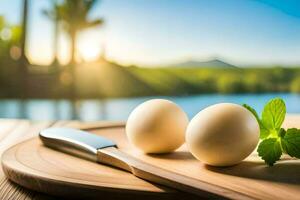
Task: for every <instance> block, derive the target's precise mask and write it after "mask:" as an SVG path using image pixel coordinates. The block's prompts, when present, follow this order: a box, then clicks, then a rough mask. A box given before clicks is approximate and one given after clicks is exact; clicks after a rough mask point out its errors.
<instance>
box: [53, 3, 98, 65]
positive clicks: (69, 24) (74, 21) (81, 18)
mask: <svg viewBox="0 0 300 200" xmlns="http://www.w3.org/2000/svg"><path fill="white" fill-rule="evenodd" d="M97 2H99V0H64V1H63V3H62V4H61V5H60V6H59V15H60V17H61V20H62V21H63V22H64V29H65V30H66V32H67V33H68V34H69V36H70V39H71V61H70V63H71V64H72V65H74V64H75V63H76V61H75V55H76V37H77V34H78V32H79V31H82V30H84V29H87V28H92V27H96V26H99V25H102V24H103V22H104V20H103V19H102V18H101V19H95V20H92V21H91V20H89V19H88V14H89V13H90V11H91V10H92V9H93V8H94V7H95V5H96V3H97Z"/></svg>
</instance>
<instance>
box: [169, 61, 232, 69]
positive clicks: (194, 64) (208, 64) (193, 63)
mask: <svg viewBox="0 0 300 200" xmlns="http://www.w3.org/2000/svg"><path fill="white" fill-rule="evenodd" d="M171 67H209V68H221V67H222V68H223V67H227V68H236V67H237V66H234V65H232V64H229V63H227V62H224V61H222V60H218V59H213V60H209V61H204V62H203V61H195V60H190V61H185V62H182V63H177V64H173V65H171Z"/></svg>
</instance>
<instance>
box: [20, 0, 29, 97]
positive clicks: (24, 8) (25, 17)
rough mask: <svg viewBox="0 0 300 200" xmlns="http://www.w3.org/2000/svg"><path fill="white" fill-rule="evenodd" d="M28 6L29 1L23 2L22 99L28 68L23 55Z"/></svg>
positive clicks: (21, 42)
mask: <svg viewBox="0 0 300 200" xmlns="http://www.w3.org/2000/svg"><path fill="white" fill-rule="evenodd" d="M28 5H29V0H24V1H23V8H22V9H23V10H22V12H23V18H22V34H21V41H20V44H21V57H20V75H21V87H22V91H21V97H22V98H23V99H24V98H26V95H27V91H26V90H27V74H28V73H27V71H28V70H27V67H28V64H29V62H28V60H27V57H26V55H25V48H26V41H27V23H28Z"/></svg>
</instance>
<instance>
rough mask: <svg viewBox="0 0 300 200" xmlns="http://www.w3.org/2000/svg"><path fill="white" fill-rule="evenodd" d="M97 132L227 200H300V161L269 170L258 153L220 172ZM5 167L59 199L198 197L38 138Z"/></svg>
mask: <svg viewBox="0 0 300 200" xmlns="http://www.w3.org/2000/svg"><path fill="white" fill-rule="evenodd" d="M91 132H93V133H95V134H98V135H102V136H105V137H107V138H110V139H112V140H114V141H115V142H116V143H117V144H118V147H119V148H120V149H121V150H122V151H124V152H126V153H128V154H131V155H132V156H134V157H136V158H138V159H141V160H143V161H145V162H148V163H151V164H152V165H156V166H159V167H161V168H163V169H166V170H169V171H171V172H174V173H178V174H182V175H185V176H189V177H192V178H193V179H194V180H195V181H194V182H193V184H201V183H203V182H205V183H208V184H210V185H211V187H216V188H221V189H222V191H224V196H225V197H230V198H234V197H239V198H241V197H243V198H244V199H299V198H300V173H299V171H300V162H299V161H298V160H294V159H291V158H284V159H283V160H282V161H280V162H279V163H277V164H276V165H275V166H274V167H268V166H266V165H265V164H264V163H263V162H262V161H261V160H260V159H259V158H258V156H257V155H256V154H252V155H250V156H249V157H248V158H247V159H246V160H244V161H243V162H242V163H241V164H238V165H235V166H232V167H226V168H216V167H209V166H206V165H204V164H202V163H200V162H199V161H197V160H195V159H194V158H193V157H192V155H191V154H190V153H189V152H188V151H187V149H186V147H185V146H184V145H183V146H182V147H181V148H180V149H178V150H177V151H176V152H174V153H171V154H162V155H145V154H143V153H141V152H139V151H137V150H136V149H135V148H133V147H132V146H131V145H130V144H129V143H128V141H127V139H126V136H125V130H124V127H110V128H100V129H97V130H92V131H91ZM2 167H3V170H4V172H5V174H6V176H7V177H8V178H9V179H10V180H12V181H14V182H16V183H18V184H20V185H22V186H24V187H26V188H29V189H33V190H36V191H40V192H44V193H48V194H52V195H58V196H67V197H80V198H99V197H101V198H108V197H109V198H114V199H118V198H119V199H129V198H130V199H132V198H138V197H140V198H141V197H142V198H144V199H147V198H148V199H155V198H157V197H159V198H160V199H174V198H181V199H182V198H194V196H190V195H188V194H185V193H181V192H177V191H175V190H172V189H167V188H165V187H161V186H158V185H155V184H151V183H149V182H146V181H143V180H141V179H139V178H137V177H135V176H133V175H131V174H129V173H127V172H124V171H121V170H118V169H115V168H111V167H108V166H105V165H101V164H98V163H94V162H91V161H88V160H83V159H81V158H77V157H74V156H72V155H68V154H65V153H62V152H58V151H56V150H52V149H50V148H47V147H45V146H43V145H42V143H41V142H40V140H39V139H38V138H34V139H31V140H28V141H25V142H23V143H20V144H18V145H16V146H14V147H12V148H10V149H8V150H7V151H6V152H5V153H4V154H3V156H2ZM204 195H205V194H204ZM235 195H236V196H235Z"/></svg>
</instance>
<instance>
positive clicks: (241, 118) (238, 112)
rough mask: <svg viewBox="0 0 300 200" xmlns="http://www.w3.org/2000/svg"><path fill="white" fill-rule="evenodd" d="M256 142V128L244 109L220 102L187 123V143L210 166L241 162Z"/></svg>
mask: <svg viewBox="0 0 300 200" xmlns="http://www.w3.org/2000/svg"><path fill="white" fill-rule="evenodd" d="M258 141H259V125H258V123H257V120H256V119H255V117H254V116H253V115H252V113H251V112H250V111H248V110H247V109H246V108H244V107H242V106H240V105H237V104H232V103H220V104H215V105H212V106H209V107H207V108H205V109H204V110H202V111H200V112H199V113H198V114H197V115H196V116H195V117H194V118H193V119H192V120H191V122H190V123H189V125H188V127H187V131H186V143H187V146H188V148H189V150H190V152H191V153H192V154H193V155H194V156H195V157H196V158H197V159H198V160H200V161H202V162H203V163H206V164H208V165H212V166H231V165H235V164H237V163H239V162H241V161H242V160H243V159H245V158H246V157H247V156H249V155H250V154H251V152H252V151H253V150H254V149H255V147H256V145H257V143H258Z"/></svg>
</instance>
